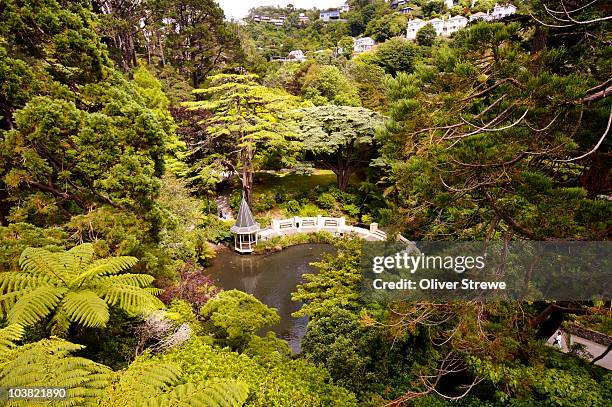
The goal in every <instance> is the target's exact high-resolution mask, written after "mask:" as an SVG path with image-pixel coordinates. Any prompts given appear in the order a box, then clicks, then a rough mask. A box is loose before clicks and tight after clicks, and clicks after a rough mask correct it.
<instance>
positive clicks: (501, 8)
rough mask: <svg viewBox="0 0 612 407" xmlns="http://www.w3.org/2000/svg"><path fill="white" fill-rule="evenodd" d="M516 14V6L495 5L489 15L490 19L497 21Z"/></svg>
mask: <svg viewBox="0 0 612 407" xmlns="http://www.w3.org/2000/svg"><path fill="white" fill-rule="evenodd" d="M514 13H516V6H515V5H513V4H503V5H499V4H496V5H495V7H493V12H492V13H491V18H493V19H494V20H499V19H500V18H504V17H507V16H510V15H512V14H514Z"/></svg>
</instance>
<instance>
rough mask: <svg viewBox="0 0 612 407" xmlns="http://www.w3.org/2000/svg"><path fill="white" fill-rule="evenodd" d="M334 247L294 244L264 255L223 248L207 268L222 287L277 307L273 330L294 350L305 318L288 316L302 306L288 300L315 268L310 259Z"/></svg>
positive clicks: (315, 258)
mask: <svg viewBox="0 0 612 407" xmlns="http://www.w3.org/2000/svg"><path fill="white" fill-rule="evenodd" d="M333 250H335V248H334V247H333V246H331V245H327V244H312V245H310V244H308V245H299V246H293V247H289V248H287V249H285V250H283V251H281V252H278V253H273V254H270V255H267V256H249V255H239V254H237V253H234V252H233V251H230V250H223V251H220V252H219V253H218V254H217V257H216V258H215V260H214V263H213V264H212V266H211V267H209V268H208V271H209V273H210V275H211V276H212V277H213V278H214V279H215V280H216V282H217V285H218V286H220V287H221V288H223V289H225V290H231V289H234V288H235V289H237V290H240V291H245V292H247V293H249V294H253V295H254V296H255V297H256V298H258V299H259V300H260V301H261V302H263V303H264V304H266V305H268V306H269V307H273V308H276V309H277V310H278V313H279V315H280V324H278V325H277V326H274V327H272V330H273V331H274V332H276V334H277V336H278V337H280V338H283V339H286V340H287V341H289V345H290V346H291V349H292V350H293V352H299V351H300V340H301V339H302V338H303V337H304V335H305V334H306V326H307V324H308V318H307V317H302V318H293V317H292V316H291V314H292V313H293V312H295V311H297V310H298V309H300V307H301V306H302V303H301V302H295V301H291V292H292V291H293V290H294V289H295V286H296V285H297V284H299V283H300V282H302V274H304V273H312V272H313V271H315V270H314V269H313V268H312V267H310V266H309V263H311V262H313V261H319V260H321V258H322V257H323V253H327V252H331V251H333Z"/></svg>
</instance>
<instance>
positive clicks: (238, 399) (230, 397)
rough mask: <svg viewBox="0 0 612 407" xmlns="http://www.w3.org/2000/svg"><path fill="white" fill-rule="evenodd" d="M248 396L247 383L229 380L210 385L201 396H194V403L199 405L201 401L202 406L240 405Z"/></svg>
mask: <svg viewBox="0 0 612 407" xmlns="http://www.w3.org/2000/svg"><path fill="white" fill-rule="evenodd" d="M248 397H249V386H247V385H246V383H243V382H240V381H230V380H228V381H223V382H218V383H213V384H210V385H208V386H207V387H206V389H204V390H203V391H202V392H201V393H200V395H199V396H196V397H194V403H193V404H192V405H194V406H197V405H198V402H199V403H200V404H199V405H201V406H210V405H213V406H219V407H222V406H223V407H225V406H227V407H230V406H231V407H239V406H242V405H243V404H244V402H245V401H246V399H247V398H248ZM213 400H214V401H213ZM211 401H212V402H211ZM215 402H216V403H217V404H214V403H215Z"/></svg>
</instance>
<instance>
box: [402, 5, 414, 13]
mask: <svg viewBox="0 0 612 407" xmlns="http://www.w3.org/2000/svg"><path fill="white" fill-rule="evenodd" d="M413 11H414V9H413V8H412V7H404V8H402V13H403V14H408V13H412V12H413Z"/></svg>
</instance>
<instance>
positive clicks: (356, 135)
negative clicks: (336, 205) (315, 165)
mask: <svg viewBox="0 0 612 407" xmlns="http://www.w3.org/2000/svg"><path fill="white" fill-rule="evenodd" d="M382 123H383V120H382V116H380V115H379V114H378V113H376V112H373V111H371V110H369V109H365V108H362V107H350V106H318V107H313V108H309V109H306V110H305V111H304V117H303V118H302V121H301V126H300V127H301V135H302V142H303V144H304V149H305V150H306V151H307V152H308V153H310V154H312V155H313V157H314V159H315V160H316V161H318V162H320V163H321V164H322V165H324V166H325V167H327V168H329V169H331V170H332V171H333V172H334V174H336V177H337V179H338V188H340V190H341V191H346V189H347V188H348V185H349V179H350V177H351V175H352V174H353V173H354V170H355V169H356V168H358V167H360V166H363V165H367V164H368V163H369V162H370V160H371V159H372V158H373V156H374V153H375V151H376V149H375V142H374V135H375V133H376V130H377V129H378V128H380V127H381V126H382Z"/></svg>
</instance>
